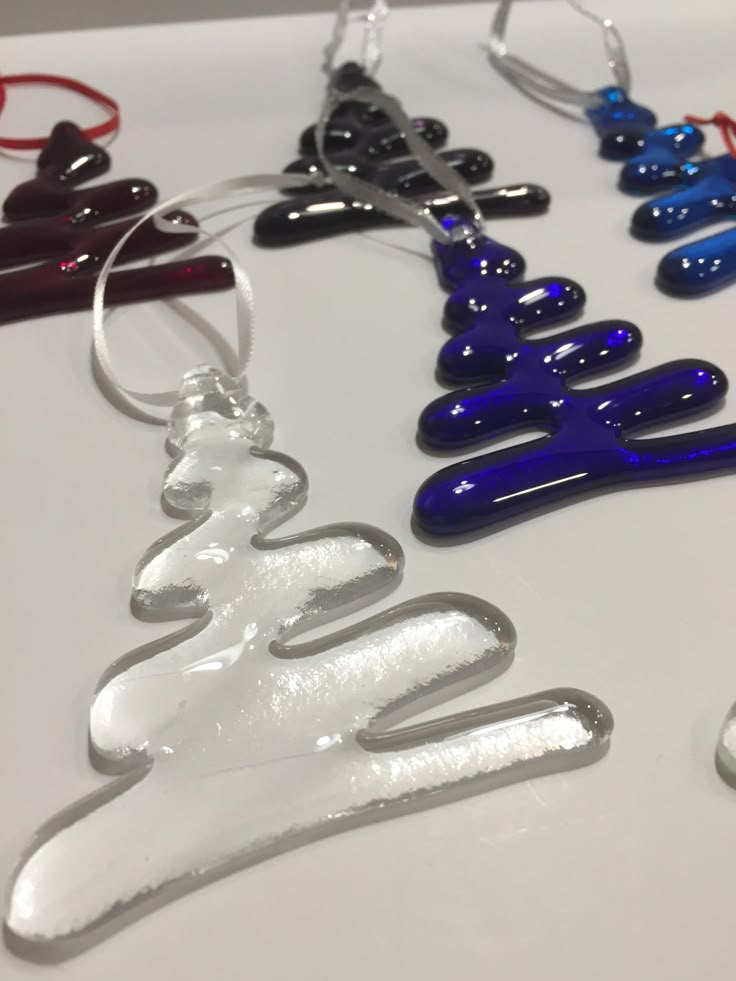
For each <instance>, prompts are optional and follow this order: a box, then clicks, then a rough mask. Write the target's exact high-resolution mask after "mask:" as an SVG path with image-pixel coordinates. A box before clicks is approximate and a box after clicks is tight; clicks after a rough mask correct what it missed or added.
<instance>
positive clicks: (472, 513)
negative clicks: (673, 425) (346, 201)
mask: <svg viewBox="0 0 736 981" xmlns="http://www.w3.org/2000/svg"><path fill="white" fill-rule="evenodd" d="M450 222H451V220H449V219H448V223H450ZM433 249H434V253H435V261H436V263H437V266H438V275H439V280H440V282H441V283H442V284H443V285H448V284H449V285H453V284H456V283H458V282H460V285H457V286H456V289H455V291H454V292H453V293H452V294H451V296H450V298H449V300H448V302H447V306H446V310H445V324H446V325H447V326H448V327H449V328H450V329H451V330H453V331H456V336H454V337H453V338H451V339H450V340H449V341H448V342H447V343H446V344H445V345H444V347H443V349H442V351H441V353H440V357H439V373H440V375H441V376H442V377H443V378H444V379H446V380H448V381H450V382H453V383H458V382H461V383H465V385H466V387H464V388H462V389H461V390H459V391H456V392H451V393H449V394H447V395H443V396H441V397H440V398H438V399H436V400H435V401H434V402H432V403H431V404H430V405H429V406H427V408H426V409H425V410H424V412H423V413H422V415H421V417H420V420H419V436H420V438H421V440H422V441H423V442H424V443H425V444H426V445H427V446H428V447H431V448H432V449H434V450H440V451H453V450H460V449H463V448H465V447H468V446H473V445H480V444H483V443H487V442H489V441H491V440H493V439H496V438H498V437H501V436H506V435H508V434H512V433H517V432H519V431H524V430H528V429H530V428H531V429H541V430H544V431H546V432H547V433H548V435H547V436H543V437H541V438H540V439H536V440H533V441H530V442H527V443H525V444H522V445H520V446H518V447H514V448H511V449H507V450H501V451H496V452H492V453H486V454H484V455H482V456H479V457H476V458H474V459H471V460H466V461H464V462H462V463H456V464H454V465H452V466H449V467H446V468H444V469H443V470H440V471H439V472H438V473H436V474H434V475H433V476H431V477H430V478H429V479H428V480H427V481H425V483H424V484H423V485H422V486H421V487H420V489H419V491H418V493H417V496H416V499H415V504H414V518H415V522H416V525H417V527H418V528H419V529H421V530H422V531H424V532H426V533H428V534H432V535H459V534H467V533H473V532H478V531H480V530H482V529H486V528H491V527H493V526H494V525H497V524H498V523H501V522H505V521H507V520H510V519H516V518H519V517H520V516H523V515H526V514H528V513H532V512H535V511H539V510H540V509H544V508H548V507H550V506H555V505H558V504H560V503H561V502H564V501H567V500H569V499H572V498H574V497H577V496H580V495H582V494H584V493H586V492H589V491H593V490H597V489H600V488H601V487H604V486H607V485H611V484H615V483H626V482H633V481H644V480H659V479H663V478H667V477H684V476H689V475H691V474H697V473H701V472H707V471H710V470H722V469H726V468H732V467H734V466H736V425H731V426H723V427H720V428H716V429H710V430H703V431H700V432H696V433H688V434H686V435H683V436H670V437H661V438H646V439H644V438H631V433H633V432H635V431H636V430H637V429H641V428H644V427H647V426H652V425H655V424H658V423H662V422H669V421H671V420H674V419H678V418H681V417H684V416H687V415H691V414H693V413H697V412H699V411H701V410H702V409H703V408H705V407H707V406H710V405H712V404H713V403H716V402H718V401H719V400H721V399H722V398H723V396H724V394H725V392H726V389H727V382H726V378H725V375H724V374H723V372H722V371H720V369H718V368H716V367H715V366H713V365H711V364H709V363H708V362H705V361H697V360H683V361H677V362H673V363H671V364H668V365H663V366H661V367H659V368H654V369H652V370H651V371H646V372H643V373H641V374H639V375H634V376H632V377H630V378H625V379H623V380H622V381H617V382H614V383H613V384H610V385H604V386H602V387H599V388H595V389H585V390H575V389H571V388H570V387H569V382H571V381H574V380H575V379H577V378H581V377H583V376H587V375H590V374H594V373H598V372H602V371H605V370H606V369H608V368H609V367H614V366H619V365H620V364H622V363H623V362H625V361H626V360H627V359H629V358H630V357H631V356H632V355H634V354H635V353H636V352H637V351H638V349H639V347H640V346H641V342H642V337H641V333H640V331H639V329H638V328H637V327H635V326H634V325H633V324H629V323H625V322H621V321H602V322H600V323H596V324H589V325H586V326H583V327H577V328H574V329H572V330H566V331H562V332H560V333H557V334H554V335H552V336H548V337H545V338H543V339H539V340H533V339H530V338H529V337H528V336H527V335H528V333H529V332H530V331H531V330H533V329H534V328H539V327H546V326H549V325H551V324H554V323H557V322H560V321H561V320H564V319H568V318H569V317H571V316H574V315H575V314H576V313H577V312H578V311H579V310H580V309H581V307H582V304H583V302H584V294H583V291H582V289H580V287H578V286H577V284H576V283H574V282H572V281H571V280H563V279H555V278H546V279H539V280H534V281H532V282H530V283H526V284H523V285H512V284H510V283H508V282H507V280H506V279H505V278H504V275H503V270H501V269H500V267H499V264H498V263H497V262H496V261H495V256H496V255H497V254H498V249H499V245H498V243H496V242H492V241H489V240H486V239H485V237H484V236H475V240H473V239H472V238H471V239H470V241H466V242H461V243H458V245H453V246H450V247H446V246H434V245H433ZM486 250H487V251H488V254H489V255H492V256H493V257H494V261H493V262H492V263H489V264H488V266H487V267H486V275H485V276H482V275H479V274H478V266H477V263H474V262H473V261H468V262H467V264H466V265H465V267H464V268H465V274H466V276H467V278H466V279H465V280H464V281H462V275H463V265H462V263H461V262H458V258H460V259H462V258H463V257H471V258H472V257H473V256H475V255H478V256H483V254H484V252H485V251H486ZM494 269H495V270H498V271H496V273H495V275H494V273H493V270H494ZM488 270H491V271H490V272H488ZM469 383H476V384H469Z"/></svg>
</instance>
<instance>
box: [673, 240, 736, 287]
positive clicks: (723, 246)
mask: <svg viewBox="0 0 736 981" xmlns="http://www.w3.org/2000/svg"><path fill="white" fill-rule="evenodd" d="M735 280H736V228H729V230H728V231H726V232H720V233H719V234H718V235H709V236H708V237H707V238H701V239H699V240H698V241H696V242H688V244H687V245H683V246H681V247H680V248H679V249H673V250H672V252H668V253H667V255H665V256H664V258H663V259H661V260H660V263H659V266H658V267H657V286H659V288H660V289H662V290H664V291H665V292H666V293H673V294H675V295H676V296H698V295H700V294H702V293H709V292H711V291H712V290H717V289H721V288H722V287H724V286H728V285H729V284H730V283H733V282H734V281H735Z"/></svg>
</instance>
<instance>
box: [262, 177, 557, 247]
mask: <svg viewBox="0 0 736 981" xmlns="http://www.w3.org/2000/svg"><path fill="white" fill-rule="evenodd" d="M475 199H476V201H477V203H478V206H479V207H480V209H481V211H482V212H483V214H484V215H485V216H486V217H488V218H493V217H499V218H500V217H511V216H519V217H521V216H524V215H535V214H541V213H542V212H544V211H546V210H547V208H548V207H549V194H548V192H547V191H546V190H545V189H544V188H543V187H539V186H538V185H536V184H512V185H510V186H508V187H496V188H484V189H483V190H480V191H476V192H475ZM420 200H421V202H422V203H424V204H425V206H426V207H428V208H429V209H430V210H431V211H432V213H433V214H434V215H436V216H437V217H442V216H443V215H447V214H456V213H458V212H462V211H463V210H464V206H463V205H461V204H460V203H459V202H458V199H457V197H456V196H455V195H454V194H447V193H445V192H443V193H441V194H435V195H434V196H432V197H422V198H421V199H420ZM391 224H394V220H393V219H392V218H390V217H388V216H387V215H385V214H383V213H382V212H380V211H377V210H376V209H375V208H373V207H372V206H371V205H366V204H363V203H362V202H360V201H356V200H355V199H353V198H346V197H341V196H340V195H337V194H335V193H334V192H326V193H325V192H323V193H320V194H317V195H310V196H308V197H306V196H305V197H304V199H302V200H298V199H296V200H289V201H280V202H279V203H278V204H274V205H271V206H270V207H268V208H266V209H265V210H264V211H262V212H261V213H260V214H259V215H258V217H257V219H256V221H255V223H254V226H253V234H254V238H255V241H256V242H257V243H258V245H267V246H279V245H297V244H299V243H300V242H309V241H312V240H314V239H318V238H324V237H325V236H328V235H338V234H341V233H343V232H352V231H359V230H363V229H368V228H380V227H381V226H384V225H391Z"/></svg>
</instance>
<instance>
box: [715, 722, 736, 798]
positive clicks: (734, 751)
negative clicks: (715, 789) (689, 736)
mask: <svg viewBox="0 0 736 981" xmlns="http://www.w3.org/2000/svg"><path fill="white" fill-rule="evenodd" d="M716 769H717V770H718V772H719V773H720V775H721V776H722V777H723V779H724V780H725V781H726V783H730V784H731V786H733V787H736V703H734V704H733V705H732V706H731V708H730V709H729V710H728V714H727V715H726V718H725V719H724V720H723V725H722V726H721V731H720V732H719V734H718V742H717V744H716Z"/></svg>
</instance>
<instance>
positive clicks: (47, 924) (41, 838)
mask: <svg viewBox="0 0 736 981" xmlns="http://www.w3.org/2000/svg"><path fill="white" fill-rule="evenodd" d="M271 436H272V425H271V421H270V417H269V416H268V413H267V412H266V410H265V409H264V408H263V407H262V406H260V405H259V404H258V403H256V402H255V401H254V400H253V399H251V398H250V397H249V396H247V395H246V394H245V393H244V392H243V391H242V390H241V388H240V386H239V385H238V383H237V382H236V381H234V380H233V379H232V378H229V377H228V376H226V375H225V374H224V373H222V372H220V371H217V370H215V369H212V368H207V367H201V368H198V369H195V370H194V371H192V372H190V373H189V374H188V376H187V377H186V378H185V381H184V384H183V387H182V390H181V395H180V399H179V402H178V403H177V405H176V407H175V410H174V413H173V415H172V421H171V425H170V427H169V433H168V447H169V450H170V452H171V453H172V454H173V455H174V461H173V463H172V464H171V466H170V467H169V469H168V471H167V473H166V477H165V479H164V490H163V505H164V508H165V510H166V511H168V512H170V513H171V514H173V515H175V516H178V517H180V518H184V519H187V523H186V524H185V525H183V526H182V527H181V528H179V529H177V530H176V531H174V532H172V533H170V534H168V535H166V536H164V537H163V538H162V539H160V540H159V541H158V542H156V543H155V544H154V545H153V546H152V547H151V548H150V549H149V550H148V551H147V552H146V554H145V555H144V557H143V558H142V560H141V562H140V563H139V565H138V568H137V570H136V573H135V578H134V582H133V601H132V602H133V610H134V612H135V613H136V614H138V615H139V616H141V617H143V618H147V619H158V620H180V619H185V618H192V619H193V620H194V623H193V624H192V625H191V626H190V627H188V628H185V629H184V630H178V631H177V632H175V633H173V634H170V635H169V636H168V637H164V638H163V639H161V640H158V641H156V642H154V643H153V644H149V645H147V646H146V647H144V648H142V649H139V650H137V651H133V652H132V653H130V654H128V655H126V656H125V657H123V658H122V659H121V660H120V661H118V662H117V663H116V664H114V665H113V666H112V668H111V669H110V670H109V671H108V672H107V673H106V674H105V676H104V677H103V678H102V680H101V682H100V685H99V688H98V691H97V694H96V696H95V699H94V703H93V706H92V711H91V718H90V742H91V746H92V751H93V754H94V758H95V759H96V760H97V761H98V762H99V763H100V764H101V766H102V767H103V768H105V769H110V768H113V769H118V770H121V771H123V772H124V775H122V776H120V777H119V778H118V779H117V780H116V781H114V782H113V783H111V784H110V785H109V786H107V787H105V788H103V789H102V790H101V791H98V792H97V793H95V794H93V795H92V796H91V797H87V798H86V799H85V800H84V801H80V802H79V803H78V804H76V805H74V806H73V807H72V808H70V809H67V810H66V811H64V812H63V813H62V814H61V815H59V816H58V817H57V818H55V819H54V820H53V821H52V822H50V823H49V825H47V826H46V827H45V828H42V829H41V831H40V832H39V833H38V835H37V836H36V837H35V838H34V841H33V845H32V847H31V849H30V851H29V852H28V853H27V854H26V855H25V857H24V858H23V860H22V862H21V865H20V867H19V868H18V870H17V872H16V875H15V878H14V881H13V884H12V889H11V892H10V896H9V904H8V909H7V915H6V936H7V938H8V941H9V942H10V943H11V945H13V947H14V948H15V949H16V950H18V951H19V952H21V953H24V954H26V955H27V956H31V957H42V958H49V957H54V956H56V957H64V956H69V955H70V954H73V953H76V952H78V950H79V949H81V948H82V947H84V946H86V945H89V944H90V943H93V942H95V941H96V940H99V939H101V938H102V937H104V936H105V935H106V934H107V933H109V932H110V931H111V930H113V929H115V928H116V927H118V926H121V925H122V924H124V923H126V922H128V921H129V920H130V919H131V918H132V917H134V916H136V915H140V914H141V913H143V912H144V911H145V910H146V909H148V908H150V907H151V906H153V905H157V904H160V903H161V902H162V901H165V900H166V899H169V898H172V897H173V896H175V895H177V894H180V893H182V892H185V891H188V890H191V889H194V888H196V887H198V886H201V885H204V884H206V883H207V882H209V881H211V880H212V879H213V878H215V877H217V876H220V875H224V874H226V873H228V872H231V871H234V870H236V869H238V868H241V867H242V866H244V865H247V864H250V863H252V862H255V861H258V860H260V859H263V858H266V857H269V856H271V855H273V854H275V853H277V852H279V851H282V850H285V849H288V848H291V847H294V846H295V845H298V844H302V843H306V842H308V841H310V840H313V839H314V838H316V837H320V836H325V835H329V834H332V833H335V832H338V831H342V830H345V829H348V828H351V827H353V826H355V825H357V824H361V823H364V822H367V821H371V820H375V819H377V818H380V817H388V816H391V815H393V814H401V813H402V812H405V811H409V810H412V809H415V808H417V807H419V806H427V805H433V804H437V803H440V802H442V801H444V800H451V799H454V798H456V797H458V796H460V795H463V794H470V793H476V792H481V791H484V790H487V789H490V788H492V787H494V786H497V785H499V784H503V783H507V782H510V781H513V780H520V779H530V778H533V777H535V776H538V775H541V774H545V773H549V772H552V771H555V770H562V769H567V768H571V767H575V766H581V765H585V764H588V763H591V762H593V761H594V760H596V759H598V758H599V757H600V756H601V755H602V754H603V753H604V752H605V749H606V747H607V744H608V740H609V736H610V733H611V729H612V719H611V716H610V713H609V712H608V710H607V709H606V707H605V706H604V705H603V704H602V703H601V702H599V701H598V700H597V699H596V698H594V697H592V696H590V695H588V694H586V693H584V692H581V691H578V690H575V689H557V690H552V691H544V692H540V693H538V694H534V695H530V696H527V697H524V698H520V699H515V700H513V701H510V702H504V703H501V704H497V705H490V706H487V707H485V708H479V709H472V710H470V711H465V712H462V713H458V714H454V715H445V716H443V717H441V718H436V719H434V720H432V721H429V722H422V723H419V724H413V725H411V724H409V725H407V724H406V722H405V720H406V719H407V718H409V717H410V716H412V715H414V714H416V713H418V712H420V711H423V710H425V709H427V708H429V707H431V706H436V705H438V704H440V703H442V702H444V701H445V700H447V699H449V698H451V697H453V696H454V695H456V694H457V693H458V692H460V691H462V690H465V689H468V688H470V687H472V686H474V685H477V684H479V683H481V682H483V681H485V680H487V679H489V678H490V677H492V676H494V675H495V674H497V673H498V672H500V671H502V670H504V669H505V668H506V667H508V665H509V664H510V662H511V659H512V657H513V651H514V646H515V633H514V628H513V626H512V625H511V623H510V621H509V620H508V618H507V617H506V616H505V615H504V614H503V613H502V612H501V611H500V610H498V609H497V608H496V607H494V606H492V605H491V604H489V603H486V602H484V601H482V600H479V599H475V598H473V597H470V596H464V595H458V594H453V593H439V594H433V595H428V596H422V597H419V598H418V599H414V600H409V601H408V602H404V603H402V604H400V605H398V606H395V607H393V608H391V609H389V610H385V611H384V612H382V613H379V614H377V615H375V616H373V617H370V618H369V619H366V620H364V621H362V622H360V623H357V624H354V625H352V626H349V627H346V628H344V629H342V630H338V631H336V632H334V633H332V634H330V635H328V636H324V637H321V638H319V639H318V640H311V641H306V642H303V643H301V644H299V643H297V644H294V643H293V642H292V640H293V638H294V636H295V635H296V634H298V633H299V632H302V631H305V630H307V629H309V628H311V627H313V626H315V625H317V624H320V623H324V622H325V621H327V620H330V619H332V618H335V617H338V616H340V615H344V614H346V613H349V612H352V611H353V610H355V609H356V608H358V607H360V606H362V605H365V604H366V603H369V602H371V601H374V600H375V599H376V598H378V597H379V596H380V595H382V594H383V593H384V592H385V591H386V590H387V589H388V588H390V587H391V586H392V585H395V584H397V582H398V580H399V577H400V574H401V569H402V564H403V556H402V552H401V549H400V547H399V545H398V544H397V543H396V542H395V541H394V539H393V538H391V537H390V536H389V535H386V534H385V533H383V532H381V531H378V530H377V529H375V528H371V527H369V526H366V525H360V524H339V525H330V526H326V527H322V528H318V529H315V530H313V531H309V532H304V533H302V534H298V535H292V536H289V537H286V538H267V537H264V536H265V534H266V533H267V532H268V531H270V530H272V529H273V528H275V527H276V526H277V525H279V524H280V523H282V522H283V521H285V520H287V519H288V518H289V517H290V516H291V515H293V514H294V513H295V512H296V511H297V510H298V509H299V507H300V506H301V505H302V504H303V503H304V500H305V497H306V489H307V485H306V476H305V474H304V471H303V470H302V468H301V467H300V466H299V464H297V463H296V462H295V461H294V460H292V459H290V458H289V457H286V456H283V455H281V454H277V453H272V452H270V451H269V450H267V449H266V447H267V446H268V444H269V443H270V440H271Z"/></svg>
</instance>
